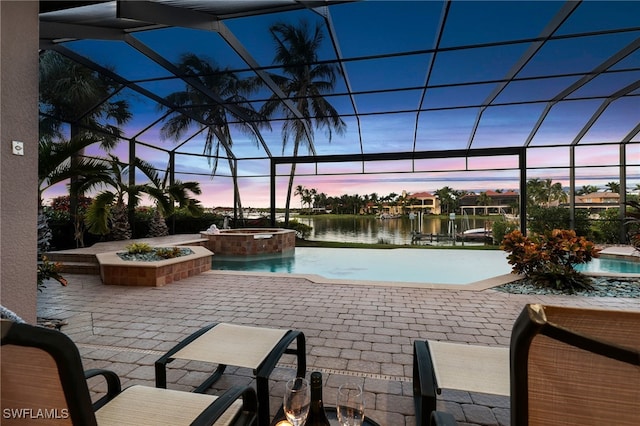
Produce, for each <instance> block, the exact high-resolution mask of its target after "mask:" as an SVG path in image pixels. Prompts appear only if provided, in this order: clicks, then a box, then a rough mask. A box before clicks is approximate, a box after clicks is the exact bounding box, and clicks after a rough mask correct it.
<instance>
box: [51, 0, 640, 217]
mask: <svg viewBox="0 0 640 426" xmlns="http://www.w3.org/2000/svg"><path fill="white" fill-rule="evenodd" d="M563 5H564V2H559V1H545V2H526V1H517V2H510V1H499V2H487V1H474V2H463V1H453V2H452V3H451V8H450V9H449V11H448V17H447V20H446V24H445V26H444V30H443V31H442V38H441V39H440V42H439V44H438V49H440V50H438V51H437V52H435V51H434V46H436V41H437V35H438V31H437V28H438V25H439V22H440V17H441V16H442V11H443V6H444V2H441V1H408V2H405V1H394V2H391V1H364V2H356V3H351V4H337V5H332V6H330V7H329V8H328V16H329V18H328V19H325V18H326V17H325V16H324V15H323V14H322V12H323V11H322V10H320V11H319V12H320V13H317V12H316V11H312V10H300V11H293V12H285V13H278V14H266V15H257V16H249V17H241V18H235V19H229V20H225V21H224V22H222V24H221V25H222V26H223V29H226V30H228V31H229V32H230V34H232V35H233V37H235V39H237V41H238V43H239V44H240V45H241V46H243V47H244V48H245V49H246V50H247V51H248V52H249V54H250V56H251V58H253V60H255V62H256V63H257V64H259V65H260V66H262V67H271V66H273V65H274V63H273V52H274V41H273V40H272V38H271V36H270V34H269V27H270V26H271V25H272V24H273V23H275V22H280V21H286V22H291V23H296V22H301V21H306V22H309V23H311V24H313V25H315V24H316V23H318V24H320V25H321V27H322V28H323V32H324V34H325V39H324V44H323V46H322V48H321V49H320V60H328V61H331V60H336V58H337V57H338V54H337V53H336V47H335V46H334V45H333V44H332V43H331V37H330V34H331V29H330V28H328V27H327V25H328V23H329V25H331V26H332V29H333V32H334V34H335V36H336V39H335V40H337V44H338V46H337V49H338V50H339V52H340V54H341V57H342V58H343V59H346V60H345V61H344V70H345V72H346V74H345V76H344V77H341V78H339V79H338V81H337V83H336V86H335V90H334V91H333V93H332V94H331V96H330V97H328V99H329V100H330V102H331V103H332V105H333V106H334V107H335V108H336V109H337V110H338V111H339V113H340V114H342V116H343V120H344V121H345V123H346V125H347V130H346V132H345V134H344V135H335V134H334V135H333V138H332V140H331V141H329V140H328V138H327V135H326V134H325V132H324V131H322V130H317V131H316V136H315V138H316V140H315V149H316V153H317V154H318V155H332V154H358V153H380V152H390V153H393V152H411V151H430V150H447V149H464V148H466V147H468V146H471V148H493V147H517V146H523V144H524V143H526V141H527V139H528V138H529V137H530V136H531V135H532V129H533V128H534V126H535V124H536V122H537V121H538V120H539V118H540V117H541V115H542V114H543V111H544V110H545V107H547V106H548V105H549V102H550V101H551V100H552V99H553V98H554V96H557V95H558V94H559V93H561V92H562V91H563V90H565V89H566V88H567V87H569V86H571V84H573V83H575V82H576V81H578V80H580V78H582V77H583V76H584V74H585V73H589V72H590V71H592V70H594V69H595V68H596V67H598V66H599V65H600V64H602V63H603V62H604V61H606V60H607V59H608V58H610V57H611V56H612V55H614V54H615V53H616V52H618V51H620V50H621V49H623V48H624V47H625V46H628V45H629V44H631V43H634V42H635V41H636V40H638V39H639V38H640V27H639V26H638V21H637V19H638V16H640V2H636V1H626V2H624V1H623V2H597V1H588V2H583V3H582V4H580V6H579V7H577V8H576V9H575V10H574V11H573V12H572V13H571V14H570V15H569V17H568V18H567V19H566V21H564V23H563V24H562V26H561V27H560V28H558V30H557V31H555V32H554V36H557V37H558V38H557V39H554V40H551V41H548V42H547V43H546V44H544V45H543V46H542V47H541V48H540V50H539V51H538V52H537V53H536V55H535V56H533V57H532V58H531V60H529V61H527V62H526V63H525V64H524V65H523V67H522V68H521V69H519V70H516V71H517V72H516V71H514V64H516V63H517V62H518V61H519V60H520V59H521V58H522V57H523V55H525V54H526V52H527V51H528V49H530V48H531V39H533V38H535V37H539V36H540V35H541V34H542V33H543V31H544V30H545V27H546V26H547V25H549V22H550V21H552V19H553V18H554V17H555V16H557V14H558V13H560V12H561V9H562V7H563ZM619 28H629V30H628V31H625V32H621V33H611V34H609V33H607V34H603V35H600V36H596V35H595V34H596V33H597V32H601V31H602V32H607V31H610V30H612V29H619ZM591 33H593V35H591V36H587V35H586V34H591ZM575 34H582V36H580V37H574V36H573V35H575ZM132 35H133V37H135V38H136V39H137V40H139V41H141V42H142V43H144V44H145V45H146V46H148V47H150V48H151V49H152V50H153V51H155V52H157V53H158V54H160V55H162V56H163V57H164V58H166V59H168V60H169V61H171V62H172V63H174V64H175V63H177V62H178V60H179V58H180V55H181V54H183V53H185V52H193V53H196V54H198V55H201V56H203V57H208V58H210V59H212V60H213V61H215V62H216V63H217V64H218V65H219V66H221V67H228V68H230V69H232V70H238V72H239V74H240V75H242V76H243V77H248V76H251V75H254V73H253V71H250V70H249V67H248V65H247V63H246V62H244V61H243V60H242V58H240V57H239V56H238V55H237V54H236V53H235V52H234V50H233V49H232V48H231V47H230V46H229V44H228V43H227V41H225V39H224V38H223V37H222V36H221V35H220V34H219V33H218V32H215V31H204V30H197V29H188V28H165V29H157V30H153V31H143V32H137V33H132ZM505 41H513V42H512V43H509V44H499V45H498V44H496V43H501V42H505ZM64 46H65V47H66V48H68V49H70V50H72V51H74V52H77V53H80V54H82V55H84V56H86V57H88V58H89V59H90V60H91V61H93V62H95V63H97V64H99V65H101V66H108V67H111V68H112V69H113V70H114V71H115V72H116V73H117V74H119V75H120V76H122V77H124V78H126V79H129V80H131V81H134V82H136V84H137V85H138V86H140V87H142V88H144V89H146V90H149V91H151V92H153V93H154V94H156V95H158V96H160V97H165V96H167V95H168V94H170V93H173V92H177V91H181V90H184V84H185V83H184V82H183V81H182V80H180V79H177V78H172V75H171V74H170V73H169V72H168V71H167V70H166V69H164V68H162V67H161V66H159V65H158V64H156V63H154V62H152V61H151V60H150V59H148V58H147V57H145V56H143V55H141V54H140V52H138V51H136V50H135V49H134V48H132V47H131V46H130V45H128V44H126V43H125V42H123V41H121V40H108V41H105V40H83V41H73V42H69V43H64ZM397 53H403V55H400V56H397V55H396V54H397ZM429 64H432V65H433V67H432V68H429ZM429 70H431V71H430V72H429ZM639 70H640V53H639V51H638V50H637V48H636V50H635V51H633V52H632V53H630V54H629V55H627V56H625V57H624V58H622V59H621V60H620V61H618V62H616V63H615V64H613V65H612V66H611V67H609V68H608V71H610V72H609V73H605V74H602V75H600V76H598V77H596V78H594V79H593V80H591V81H589V82H588V83H587V84H584V85H582V86H580V87H579V88H578V89H577V90H575V91H573V92H572V93H570V94H569V95H568V96H566V97H564V98H563V102H558V103H557V104H554V106H553V107H552V108H551V110H550V113H549V115H548V116H547V117H546V118H545V119H544V121H543V122H542V125H541V126H540V128H539V130H538V131H537V132H536V133H535V135H533V137H532V139H531V140H530V141H529V146H530V147H532V149H530V150H528V154H527V155H528V162H527V164H528V167H529V168H530V169H529V171H528V177H529V178H535V177H539V178H551V179H552V180H554V181H560V182H562V183H563V185H565V186H568V184H569V170H568V164H569V148H568V147H567V146H562V147H555V145H570V144H571V143H572V141H573V140H574V138H575V137H576V135H577V134H578V133H579V132H580V131H581V130H582V129H583V128H584V127H585V126H586V125H587V122H588V120H589V118H590V117H591V116H592V115H593V114H594V113H595V112H596V111H597V110H598V108H600V107H601V106H602V104H603V100H604V99H605V97H606V96H610V95H611V94H612V93H614V92H616V91H618V90H622V89H623V88H625V87H628V85H630V84H632V83H634V82H637V81H640V71H639ZM269 71H270V72H273V73H276V74H278V73H280V71H281V70H280V69H278V68H273V69H271V68H269ZM512 72H513V73H514V75H515V79H514V80H513V81H510V82H509V84H508V85H506V86H505V87H504V88H503V90H502V91H500V92H499V94H498V95H497V96H496V97H495V98H494V99H493V100H492V101H491V102H490V105H489V107H488V108H486V109H483V108H481V107H480V105H482V103H483V102H485V101H487V99H488V98H489V97H490V96H491V94H492V93H494V91H495V90H496V86H497V83H496V82H497V81H499V80H501V79H505V78H507V77H506V76H509V75H510V73H512ZM425 85H426V86H427V90H424V87H425ZM349 91H351V93H352V97H350V96H349ZM269 94H270V93H269V92H267V90H266V89H262V90H260V91H259V92H258V93H255V94H253V95H252V98H251V99H253V100H255V102H254V103H253V104H254V107H255V108H256V109H258V108H260V106H261V105H262V103H263V101H264V99H266V98H268V97H269ZM117 98H119V99H127V100H128V101H129V102H130V104H131V106H132V112H133V119H132V120H131V121H130V122H129V123H128V124H127V125H126V126H125V127H124V129H123V130H124V134H125V136H126V137H128V138H133V137H135V138H136V140H138V141H140V142H143V143H144V144H148V145H150V146H154V147H161V148H162V149H165V150H171V149H174V148H176V146H178V144H179V143H181V142H183V141H180V142H176V141H173V140H163V139H162V138H161V137H160V128H161V126H162V123H157V124H153V123H154V122H155V120H157V119H158V118H159V117H160V116H161V114H162V112H161V111H160V110H159V109H158V107H157V105H156V103H155V102H154V101H152V100H150V99H148V98H145V97H143V96H142V95H140V94H139V93H137V92H136V91H135V90H132V89H129V88H125V89H124V90H122V91H121V92H120V93H119V94H118V95H117ZM418 111H420V112H419V113H418ZM479 115H481V120H480V121H479V125H478V127H477V129H476V131H475V133H473V128H474V122H475V121H476V119H477V117H479ZM639 121H640V89H636V90H635V91H631V92H630V93H629V96H625V97H622V98H620V99H617V100H614V101H613V102H611V104H610V106H609V107H608V108H606V110H605V111H604V113H603V114H602V116H600V118H599V119H598V120H597V121H596V122H595V124H594V125H593V126H592V127H590V128H588V129H587V131H586V133H585V135H584V137H583V138H582V139H581V140H580V143H579V144H578V146H577V148H576V165H577V166H579V167H583V166H584V167H585V168H581V169H578V171H577V173H576V185H577V186H578V187H580V186H582V185H596V186H599V187H604V185H605V184H606V183H607V182H610V181H619V180H620V178H619V174H618V168H617V166H616V165H617V164H618V163H619V159H620V152H619V148H618V146H617V145H598V146H594V144H595V143H606V144H611V143H614V142H618V141H620V140H622V138H624V137H625V136H626V135H627V134H629V132H631V131H632V129H633V128H634V127H635V126H636V125H637V124H638V122H639ZM281 124H282V122H280V121H274V122H272V124H271V129H270V130H267V129H264V130H262V131H261V134H262V137H263V138H264V140H265V142H266V144H267V145H268V148H269V150H270V152H271V154H272V155H274V156H278V155H282V154H284V155H291V153H292V146H291V144H290V145H289V146H287V147H286V149H285V150H284V152H283V148H282V137H281V132H280V126H281ZM149 126H150V127H149ZM198 130H199V127H195V126H194V128H193V131H192V132H190V133H189V134H188V135H187V137H185V139H186V138H189V137H191V136H193V135H195V136H193V138H191V139H189V141H188V142H187V143H185V144H184V145H182V146H180V147H179V148H177V150H178V152H179V153H181V154H180V155H178V156H177V166H176V168H177V171H178V174H177V178H178V179H181V180H183V181H188V180H197V181H199V182H200V183H201V187H202V189H203V194H202V196H200V197H199V199H200V200H201V202H202V204H203V205H204V206H205V207H217V206H232V205H233V187H232V184H231V179H230V178H229V175H230V172H229V167H228V166H227V164H226V160H224V159H221V160H220V163H219V168H218V176H216V177H215V178H213V179H212V178H210V177H209V172H210V167H209V165H208V163H207V160H206V159H204V158H202V157H198V156H197V155H191V154H201V153H202V150H203V143H204V142H203V140H204V136H203V134H197V132H198ZM232 137H233V150H234V153H235V154H236V156H237V157H238V158H239V159H240V161H239V163H238V164H239V170H240V176H241V177H240V193H241V197H242V204H243V206H245V207H268V205H269V178H268V174H269V161H268V160H267V158H268V155H267V153H266V152H265V150H264V149H263V148H262V147H260V146H258V145H256V143H255V142H254V141H253V140H251V139H250V138H248V137H247V136H246V135H244V134H243V133H241V132H239V131H237V130H235V129H234V130H233V131H232ZM631 141H632V142H633V143H630V144H629V145H628V147H627V157H626V161H627V164H628V168H627V186H628V188H630V189H631V188H635V186H636V185H637V184H640V144H639V143H638V142H640V137H639V136H638V135H637V134H636V135H635V136H634V137H633V138H632V139H631ZM551 146H554V147H551ZM88 153H89V154H92V155H102V153H101V152H99V151H98V150H97V149H90V150H88ZM116 154H117V155H118V156H119V157H120V158H121V159H123V160H126V159H127V156H128V143H127V142H122V143H121V144H120V146H119V147H118V148H117V150H116ZM302 154H303V155H306V154H307V152H303V153H302ZM137 156H139V157H141V158H143V159H145V160H147V161H149V162H151V163H153V164H154V165H155V166H156V167H157V168H158V169H159V170H165V169H166V167H167V161H168V156H167V154H166V153H165V152H163V151H159V150H157V149H152V148H150V147H146V146H142V145H139V146H138V148H137ZM316 167H317V169H316ZM363 167H364V170H365V171H366V172H367V173H374V174H362V171H363ZM517 167H518V163H517V159H516V158H515V157H508V158H486V157H484V158H476V159H470V160H469V162H468V163H465V161H464V159H448V160H416V161H413V162H412V161H409V160H406V161H396V162H384V163H369V164H365V165H363V164H362V163H351V164H349V163H345V164H339V163H330V164H318V165H317V166H316V165H315V164H314V165H299V166H298V169H297V172H298V173H297V174H298V178H297V179H296V181H295V184H294V186H295V185H303V186H304V187H307V188H315V189H317V190H318V191H319V192H323V193H326V194H328V195H329V196H340V195H342V194H360V195H364V194H371V193H377V194H379V195H386V194H389V193H398V194H399V193H401V192H402V191H407V192H409V193H414V192H421V191H435V190H437V189H439V188H442V187H444V186H449V187H451V188H453V189H464V190H473V191H483V190H495V189H517V188H518V186H519V181H518V179H519V172H518V170H517ZM464 169H468V170H469V171H460V170H464ZM491 169H497V170H491ZM316 173H317V174H316ZM278 174H279V175H281V177H279V178H278V181H277V186H278V190H277V197H276V199H277V206H278V207H283V206H284V199H285V195H286V183H287V180H288V177H287V170H286V168H279V169H278ZM65 192H66V190H65V188H64V186H58V187H56V188H53V189H51V190H50V191H48V192H47V193H45V198H46V199H50V198H51V197H54V196H57V195H61V194H63V193H65ZM292 206H293V207H297V206H299V200H293V201H292Z"/></svg>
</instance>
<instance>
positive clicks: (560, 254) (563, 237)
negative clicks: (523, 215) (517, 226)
mask: <svg viewBox="0 0 640 426" xmlns="http://www.w3.org/2000/svg"><path fill="white" fill-rule="evenodd" d="M500 248H501V249H502V250H504V251H506V252H507V253H509V255H508V256H507V260H508V262H509V264H510V265H512V267H513V268H512V272H513V273H519V274H524V275H525V276H526V277H527V278H529V279H530V280H531V281H532V282H533V283H534V284H536V285H538V286H541V287H549V288H554V289H557V290H563V291H567V292H574V291H575V290H576V289H587V290H588V289H592V285H591V283H592V280H591V278H589V277H588V276H586V275H584V274H582V273H580V272H578V271H576V270H575V269H574V267H573V265H576V264H579V263H586V262H588V261H590V260H591V259H593V258H594V257H598V253H599V249H597V248H596V246H595V244H594V243H592V242H590V241H588V240H587V239H586V238H584V237H578V236H577V235H576V233H575V232H574V231H571V230H563V229H554V230H552V231H550V232H545V233H544V234H532V236H531V237H526V236H524V235H523V234H522V233H521V232H520V231H519V230H516V231H513V232H510V233H509V234H507V235H505V237H504V239H503V240H502V243H501V245H500Z"/></svg>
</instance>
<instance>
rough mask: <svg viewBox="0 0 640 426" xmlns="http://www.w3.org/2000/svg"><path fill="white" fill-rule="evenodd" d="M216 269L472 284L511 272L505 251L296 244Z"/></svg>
mask: <svg viewBox="0 0 640 426" xmlns="http://www.w3.org/2000/svg"><path fill="white" fill-rule="evenodd" d="M212 269H215V270H234V271H253V272H284V273H292V274H316V275H321V276H323V277H325V278H331V279H342V280H365V281H393V282H411V283H432V284H462V285H464V284H469V283H472V282H476V281H480V280H484V279H487V278H492V277H495V276H497V275H503V274H508V273H510V272H511V266H510V265H509V264H508V263H507V257H506V253H505V252H503V251H501V250H451V249H449V250H444V249H429V250H420V249H402V248H401V249H354V248H320V247H296V249H295V255H292V256H287V257H278V258H261V259H260V258H252V259H247V258H245V257H243V258H239V257H236V258H224V257H222V256H214V257H213V260H212Z"/></svg>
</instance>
